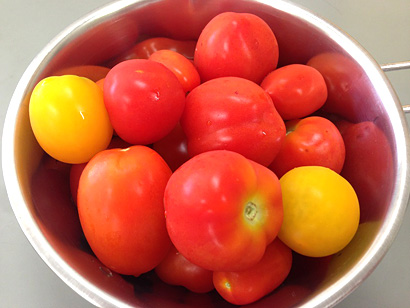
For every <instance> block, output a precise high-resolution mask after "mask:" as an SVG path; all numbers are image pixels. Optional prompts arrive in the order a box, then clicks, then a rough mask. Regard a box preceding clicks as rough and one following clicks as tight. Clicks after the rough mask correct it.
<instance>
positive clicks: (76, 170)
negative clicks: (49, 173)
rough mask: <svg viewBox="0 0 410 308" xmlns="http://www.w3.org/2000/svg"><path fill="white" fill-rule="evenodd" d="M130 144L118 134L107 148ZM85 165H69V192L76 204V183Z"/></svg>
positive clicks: (122, 146) (122, 147) (123, 147)
mask: <svg viewBox="0 0 410 308" xmlns="http://www.w3.org/2000/svg"><path fill="white" fill-rule="evenodd" d="M130 146H131V144H129V143H127V142H125V141H124V140H122V139H121V138H119V137H118V136H113V138H112V139H111V142H110V144H109V145H108V147H107V149H115V148H121V149H125V148H128V147H130ZM86 165H87V162H85V163H82V164H73V165H71V166H70V192H71V198H72V199H73V201H74V203H75V204H77V191H78V184H79V182H80V177H81V173H83V170H84V168H85V166H86Z"/></svg>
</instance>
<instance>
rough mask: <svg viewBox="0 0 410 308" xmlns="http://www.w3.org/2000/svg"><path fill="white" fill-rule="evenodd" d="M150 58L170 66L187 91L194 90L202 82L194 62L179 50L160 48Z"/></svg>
mask: <svg viewBox="0 0 410 308" xmlns="http://www.w3.org/2000/svg"><path fill="white" fill-rule="evenodd" d="M149 59H150V60H153V61H156V62H159V63H162V64H164V65H165V66H166V67H167V68H169V69H170V70H171V71H172V72H173V73H174V74H175V76H177V78H178V80H179V82H180V83H181V85H182V87H183V88H184V91H185V92H190V91H192V90H193V89H194V88H195V87H197V86H199V84H200V83H201V80H200V78H199V74H198V71H197V70H196V68H195V66H194V64H193V63H192V62H191V61H190V60H188V59H187V58H186V57H184V56H183V55H181V54H180V53H178V52H175V51H172V50H165V49H164V50H158V51H156V52H154V53H153V54H152V55H151V56H150V57H149Z"/></svg>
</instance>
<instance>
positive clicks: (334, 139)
mask: <svg viewBox="0 0 410 308" xmlns="http://www.w3.org/2000/svg"><path fill="white" fill-rule="evenodd" d="M286 128H287V134H286V138H285V141H284V142H283V145H282V147H281V149H280V151H279V153H278V155H277V156H276V158H275V159H274V161H273V163H272V164H271V165H270V166H269V168H270V169H272V170H273V172H275V174H276V175H277V176H278V177H281V176H282V175H284V174H285V173H286V172H288V171H289V170H291V169H293V168H296V167H301V166H309V165H314V166H323V167H328V168H330V169H332V170H333V171H335V172H337V173H340V171H342V167H343V163H344V161H345V145H344V142H343V138H342V135H341V134H340V132H339V130H338V129H337V127H336V126H335V125H334V124H333V123H332V122H331V121H329V120H328V119H326V118H322V117H317V116H312V117H307V118H304V119H301V120H293V121H289V122H287V123H286Z"/></svg>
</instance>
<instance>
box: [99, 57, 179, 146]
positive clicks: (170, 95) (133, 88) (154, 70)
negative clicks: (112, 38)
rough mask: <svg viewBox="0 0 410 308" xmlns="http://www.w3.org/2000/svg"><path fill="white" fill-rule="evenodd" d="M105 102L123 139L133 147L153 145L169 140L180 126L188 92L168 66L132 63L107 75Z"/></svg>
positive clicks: (155, 63)
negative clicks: (173, 130) (163, 139)
mask: <svg viewBox="0 0 410 308" xmlns="http://www.w3.org/2000/svg"><path fill="white" fill-rule="evenodd" d="M104 103H105V106H106V108H107V111H108V115H109V117H110V120H111V123H112V126H113V128H114V129H115V132H116V133H117V134H118V136H119V137H121V139H124V140H125V141H127V142H128V143H131V144H150V143H153V142H156V141H158V140H160V139H161V138H163V137H165V136H166V135H167V134H168V133H169V132H170V131H171V130H172V129H173V128H174V127H175V125H176V124H177V123H178V121H179V119H180V117H181V115H182V112H183V109H184V105H185V92H184V90H183V88H182V85H181V84H180V83H179V81H178V79H177V78H176V77H175V75H174V74H173V73H172V72H171V71H170V70H169V69H167V68H166V67H165V66H164V65H162V64H160V63H158V62H155V61H151V60H143V59H137V60H128V61H124V62H121V63H120V64H118V65H116V66H114V67H113V68H112V69H111V70H110V72H109V73H108V74H107V77H106V78H105V81H104Z"/></svg>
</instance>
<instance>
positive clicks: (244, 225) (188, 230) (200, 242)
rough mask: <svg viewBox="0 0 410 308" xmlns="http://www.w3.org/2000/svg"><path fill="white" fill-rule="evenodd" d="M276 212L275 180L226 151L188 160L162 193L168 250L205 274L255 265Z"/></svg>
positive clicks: (274, 229) (276, 223)
mask: <svg viewBox="0 0 410 308" xmlns="http://www.w3.org/2000/svg"><path fill="white" fill-rule="evenodd" d="M282 211H283V209H282V197H281V190H280V185H279V181H278V178H277V177H276V175H275V174H274V173H273V172H272V171H270V170H269V169H268V168H266V167H264V166H262V165H260V164H257V163H255V162H253V161H251V160H248V159H246V158H245V157H244V156H242V155H240V154H238V153H235V152H232V151H224V150H216V151H209V152H205V153H202V154H199V155H197V156H195V157H193V158H191V159H190V160H189V161H187V162H186V163H185V164H183V165H182V166H181V167H180V168H179V169H178V170H176V171H175V172H174V173H173V175H172V176H171V178H170V180H169V182H168V184H167V187H166V190H165V214H166V222H167V229H168V233H169V235H170V238H171V240H172V242H173V244H174V245H175V247H176V248H177V249H178V251H179V252H181V253H182V254H183V255H184V256H185V257H186V258H187V259H188V260H189V261H191V262H192V263H194V264H197V265H198V266H201V267H203V268H205V269H208V270H215V271H216V270H217V271H239V270H243V269H245V268H248V267H250V266H253V265H254V264H256V263H257V262H259V261H260V259H261V258H262V256H263V254H264V251H265V248H266V246H267V245H268V244H269V243H270V242H272V241H273V239H274V238H275V237H276V235H277V233H278V231H279V228H280V226H281V223H282V214H283V213H282Z"/></svg>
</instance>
